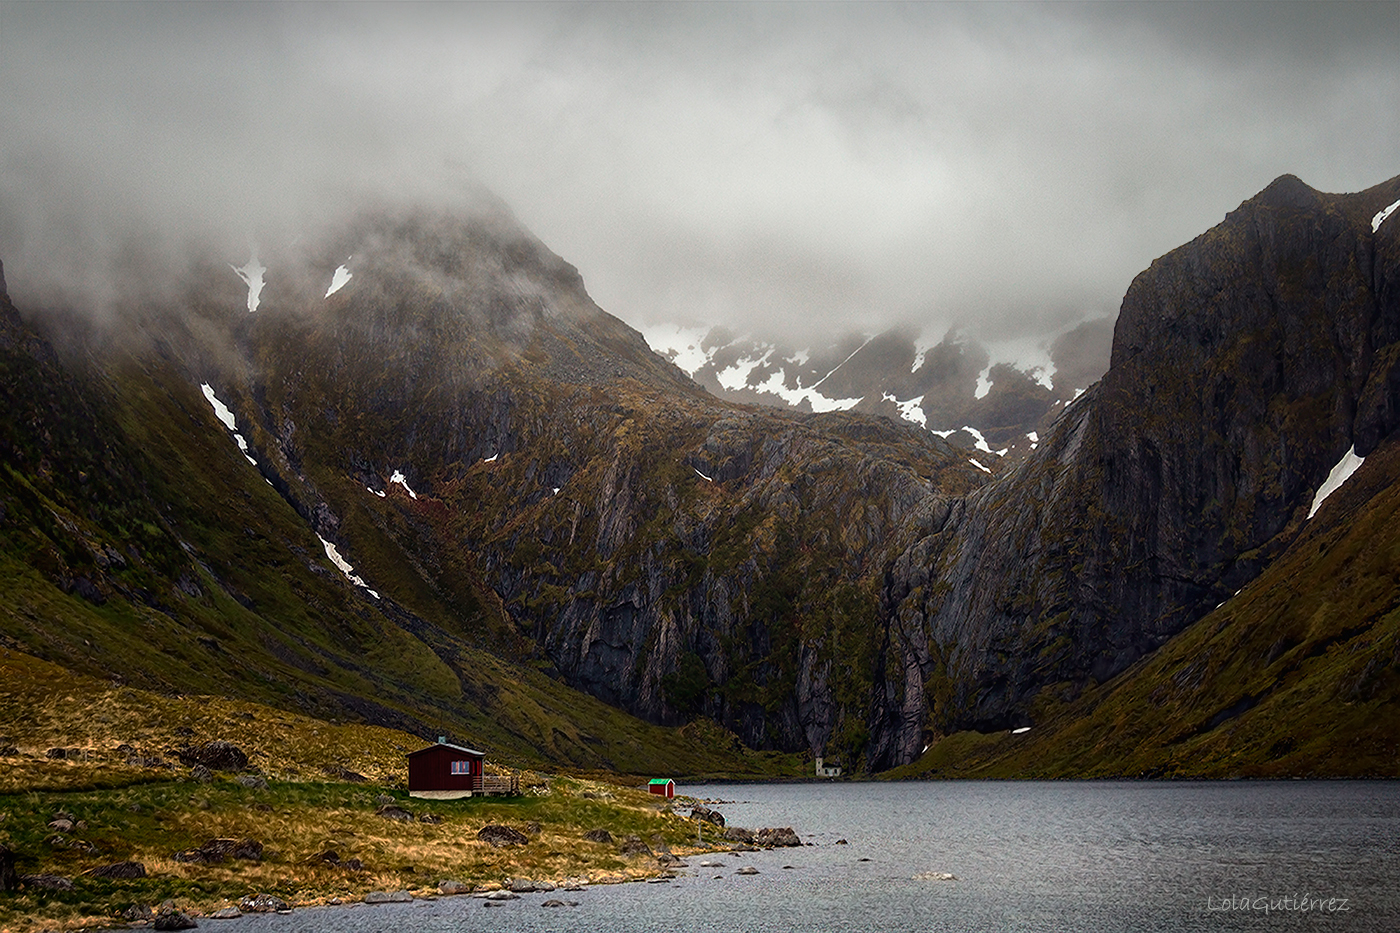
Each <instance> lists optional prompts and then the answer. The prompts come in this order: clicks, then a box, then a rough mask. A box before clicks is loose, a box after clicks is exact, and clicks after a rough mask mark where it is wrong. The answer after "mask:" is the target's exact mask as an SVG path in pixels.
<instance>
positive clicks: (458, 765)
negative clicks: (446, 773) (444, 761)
mask: <svg viewBox="0 0 1400 933" xmlns="http://www.w3.org/2000/svg"><path fill="white" fill-rule="evenodd" d="M452 773H453V774H471V773H472V763H471V762H470V761H454V762H452Z"/></svg>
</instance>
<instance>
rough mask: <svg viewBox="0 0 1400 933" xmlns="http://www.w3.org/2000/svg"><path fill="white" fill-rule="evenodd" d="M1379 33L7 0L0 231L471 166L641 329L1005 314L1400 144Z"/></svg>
mask: <svg viewBox="0 0 1400 933" xmlns="http://www.w3.org/2000/svg"><path fill="white" fill-rule="evenodd" d="M1397 50H1400V6H1397V5H1393V4H1384V3H1365V4H1356V5H1331V4H1324V3H1306V4H1296V5H1295V4H1285V3H1269V4H1263V5H1258V6H1256V5H1247V4H1238V3H1236V4H1227V5H1218V6H1217V5H1211V4H1206V3H1190V4H1187V3H1181V4H1177V3H1154V4H1145V5H1136V4H1133V5H1127V4H1124V5H1118V4H1093V5H1088V6H1079V5H1050V4H1035V5H1015V4H999V3H987V4H975V5H958V4H942V3H940V4H927V5H925V4H916V5H907V6H906V5H885V4H859V5H852V6H842V5H829V4H821V5H805V4H784V5H779V6H748V5H736V4H728V3H726V4H722V5H703V4H702V5H693V6H691V5H679V4H655V5H653V4H642V3H637V4H621V5H612V4H610V5H597V6H594V5H576V4H570V5H562V6H554V5H536V4H523V5H522V4H511V5H504V6H491V5H480V4H473V5H466V6H452V5H444V4H433V5H428V6H416V5H409V4H389V5H383V6H378V5H366V4H351V5H345V6H334V5H313V4H306V5H284V4H271V3H268V4H252V5H239V4H232V5H230V4H217V3H207V4H205V3H201V4H188V5H186V4H180V3H161V4H156V5H128V4H121V3H103V4H93V5H77V6H66V5H60V4H57V3H35V4H14V3H8V2H0V260H3V261H4V262H5V266H6V272H7V277H8V278H9V279H10V284H11V290H12V291H13V292H15V293H16V296H17V297H20V298H21V300H22V297H23V294H24V292H25V289H26V288H29V289H31V290H35V289H37V288H38V287H39V283H40V282H41V281H42V279H43V278H44V275H45V274H48V275H54V274H57V275H61V276H63V277H65V278H67V279H69V280H71V281H73V282H77V283H80V284H84V285H86V286H87V287H91V288H97V287H99V286H100V285H101V283H102V282H103V281H104V280H105V279H106V277H107V273H106V272H105V271H104V266H103V263H105V262H107V261H109V260H110V259H111V258H112V257H113V256H114V255H117V254H120V252H121V250H122V249H123V244H129V243H130V242H131V241H132V238H139V239H140V240H141V241H142V242H143V243H144V244H147V245H149V244H161V245H162V246H163V248H166V249H172V250H173V249H178V248H180V244H181V243H182V242H183V241H184V240H185V239H186V238H193V237H199V236H205V235H209V236H214V237H221V238H222V243H223V246H221V248H223V249H226V250H228V251H229V252H231V253H237V252H238V251H240V250H241V251H242V252H243V255H241V256H240V255H230V256H229V258H230V259H231V260H237V261H239V262H241V261H242V260H243V259H245V258H246V251H247V246H246V244H247V243H248V242H250V241H252V240H258V241H259V242H263V241H271V242H276V241H277V240H278V238H279V237H284V236H285V235H286V234H287V231H288V229H290V228H295V227H296V226H297V225H298V224H309V223H311V222H313V221H314V220H315V219H317V218H319V217H323V216H326V215H328V214H332V213H334V212H336V211H337V210H339V209H340V208H342V207H344V206H345V205H346V203H347V202H348V201H350V200H353V199H354V198H355V197H356V195H353V194H350V193H348V192H353V191H364V190H370V191H375V190H384V191H390V192H395V193H406V194H409V195H411V196H413V197H418V198H426V199H451V198H453V197H455V196H456V195H457V194H458V193H460V191H461V190H462V186H463V182H464V180H467V179H470V178H476V179H479V180H480V181H481V182H482V183H484V184H485V185H486V186H487V187H489V188H491V189H492V190H494V191H495V192H496V193H497V194H499V195H500V196H501V197H502V198H503V199H504V200H505V201H506V202H507V203H508V204H509V205H510V206H511V207H512V209H513V210H514V211H515V213H516V214H517V216H518V217H519V218H520V219H521V220H522V221H523V222H524V223H525V224H526V225H527V226H528V227H529V228H530V229H531V230H533V231H534V232H535V233H536V234H537V235H538V236H539V237H540V238H541V239H542V240H543V241H544V242H545V243H546V244H547V245H548V246H550V247H551V248H552V249H553V250H554V251H555V252H557V253H559V254H560V255H562V256H563V257H564V258H565V259H567V260H569V261H570V262H572V263H574V264H575V265H577V266H578V267H579V269H580V271H581V272H582V273H583V276H584V279H585V282H586V283H587V286H588V288H589V291H590V293H591V294H592V295H593V297H594V299H595V300H596V301H597V302H598V303H599V304H600V305H602V306H603V307H604V308H605V309H606V310H608V311H611V312H613V313H614V314H616V315H618V316H619V317H621V318H623V319H624V320H627V321H629V322H631V323H633V324H636V325H638V326H642V325H645V324H648V323H651V322H656V321H663V320H665V321H671V320H674V321H678V322H694V323H699V322H710V321H715V322H724V323H729V324H731V325H732V326H736V327H738V328H740V329H745V328H755V329H758V330H760V331H764V330H773V331H783V330H799V331H804V330H805V331H810V330H812V329H821V330H830V331H845V330H852V329H870V330H873V329H876V328H880V327H883V326H886V325H889V324H893V323H896V322H907V323H911V324H913V325H915V326H918V327H922V328H925V329H926V330H928V331H936V332H938V333H941V331H942V329H944V328H946V327H948V326H950V325H955V324H958V325H961V326H963V327H964V328H965V329H967V330H970V331H972V332H974V333H977V334H980V335H981V336H984V337H987V338H990V339H998V338H1005V337H1008V336H1010V335H1011V334H1012V333H1016V332H1021V331H1027V330H1029V331H1033V332H1043V331H1050V330H1054V329H1057V328H1062V327H1064V326H1066V325H1068V324H1071V323H1073V322H1074V321H1077V320H1080V319H1082V318H1084V317H1093V316H1102V315H1105V314H1111V313H1114V312H1115V311H1116V310H1117V307H1118V303H1119V300H1120V299H1121V297H1122V294H1123V292H1124V290H1125V289H1126V288H1127V286H1128V283H1129V282H1130V281H1131V280H1132V277H1133V276H1134V275H1135V274H1136V273H1137V272H1139V271H1141V270H1142V269H1144V268H1145V267H1146V266H1147V265H1148V263H1150V262H1151V261H1152V259H1154V258H1155V257H1157V256H1159V255H1161V254H1162V253H1164V252H1166V251H1168V250H1169V249H1171V248H1173V247H1175V246H1177V245H1179V244H1181V243H1183V242H1185V241H1186V240H1189V239H1190V238H1191V237H1193V236H1195V235H1196V234H1197V233H1200V232H1202V231H1203V230H1205V229H1206V228H1208V227H1209V226H1211V225H1212V224H1214V223H1217V222H1218V221H1219V220H1221V219H1222V218H1223V217H1224V215H1225V213H1226V212H1227V211H1229V210H1231V209H1233V208H1234V207H1236V206H1237V205H1238V204H1239V202H1241V201H1242V200H1244V199H1246V198H1248V197H1250V196H1251V195H1253V194H1254V193H1255V192H1257V191H1258V190H1259V189H1261V188H1263V187H1264V186H1265V185H1267V184H1268V183H1269V182H1270V181H1271V180H1272V179H1273V178H1275V177H1276V176H1278V175H1280V174H1282V173H1285V172H1292V173H1294V174H1296V175H1298V176H1299V177H1301V178H1302V179H1303V180H1304V181H1306V182H1307V183H1309V184H1311V185H1313V186H1314V187H1316V188H1320V189H1322V190H1326V191H1353V190H1359V189H1361V188H1365V187H1369V186H1371V185H1374V184H1376V183H1378V182H1381V181H1383V180H1385V179H1387V178H1390V177H1391V176H1393V175H1396V174H1400V106H1398V105H1397V104H1398V103H1400V52H1398V51H1397ZM262 259H263V261H264V262H265V263H266V264H267V265H268V266H269V267H271V269H272V272H270V273H269V276H270V280H272V277H274V276H275V272H276V265H275V264H276V256H275V255H264V256H262ZM269 287H272V286H269Z"/></svg>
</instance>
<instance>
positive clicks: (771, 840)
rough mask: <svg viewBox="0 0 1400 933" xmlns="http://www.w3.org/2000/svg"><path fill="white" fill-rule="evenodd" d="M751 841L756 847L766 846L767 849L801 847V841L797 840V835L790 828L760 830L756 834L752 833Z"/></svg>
mask: <svg viewBox="0 0 1400 933" xmlns="http://www.w3.org/2000/svg"><path fill="white" fill-rule="evenodd" d="M753 841H754V843H755V844H757V845H761V846H767V847H769V848H781V847H782V846H800V845H802V840H801V839H799V838H797V833H795V832H793V830H792V827H791V826H783V827H781V828H770V829H760V830H759V831H758V832H756V833H754V837H753Z"/></svg>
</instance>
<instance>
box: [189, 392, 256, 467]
mask: <svg viewBox="0 0 1400 933" xmlns="http://www.w3.org/2000/svg"><path fill="white" fill-rule="evenodd" d="M199 390H200V391H201V392H203V393H204V397H205V398H206V399H208V400H209V404H210V406H211V407H212V408H213V409H214V417H215V418H218V419H219V421H220V422H221V423H222V424H223V426H224V427H226V428H228V429H229V431H230V432H232V434H233V439H234V441H235V442H236V443H237V444H238V449H239V451H240V452H241V453H242V454H243V459H244V460H247V461H248V462H249V463H251V464H252V465H253V466H257V465H258V461H256V460H254V459H253V458H252V457H250V456H248V442H247V441H245V440H244V439H243V435H242V434H239V433H238V422H237V421H236V420H235V419H234V417H233V412H231V411H229V407H228V406H227V405H225V404H224V403H223V402H221V401H219V397H218V396H217V395H215V394H214V387H213V386H211V385H210V384H209V383H207V382H201V383H200V384H199Z"/></svg>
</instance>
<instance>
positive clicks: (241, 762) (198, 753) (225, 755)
mask: <svg viewBox="0 0 1400 933" xmlns="http://www.w3.org/2000/svg"><path fill="white" fill-rule="evenodd" d="M175 755H176V757H178V758H179V759H180V760H181V761H182V762H184V763H185V764H186V765H188V766H189V767H194V766H196V765H203V766H204V767H206V768H208V769H210V770H212V771H242V770H243V769H244V768H247V767H248V756H247V754H245V753H244V751H243V750H242V749H241V748H239V747H238V746H237V745H234V744H233V743H232V742H226V741H224V740H223V739H216V740H214V741H212V742H206V743H204V744H203V745H195V746H191V747H188V748H182V749H179V750H178V751H177V752H176V753H175Z"/></svg>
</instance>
